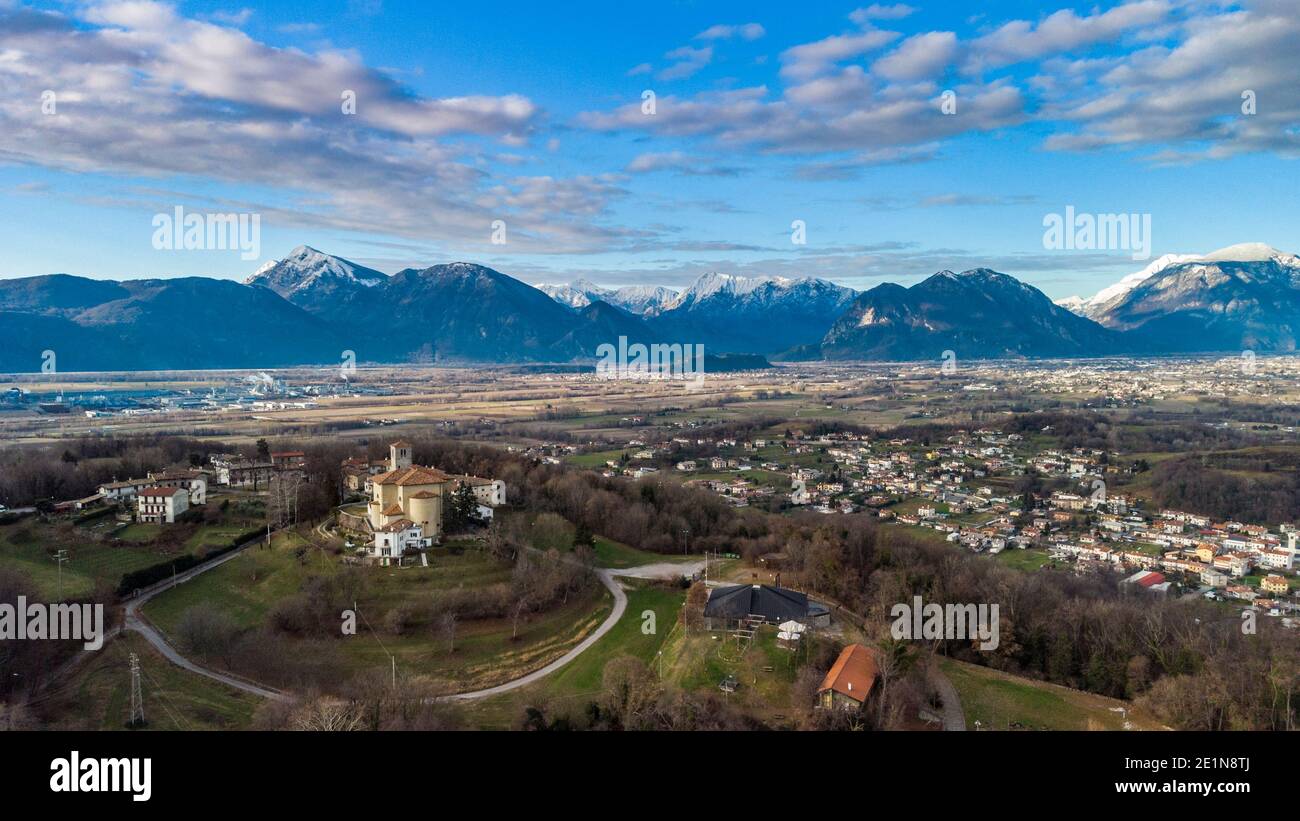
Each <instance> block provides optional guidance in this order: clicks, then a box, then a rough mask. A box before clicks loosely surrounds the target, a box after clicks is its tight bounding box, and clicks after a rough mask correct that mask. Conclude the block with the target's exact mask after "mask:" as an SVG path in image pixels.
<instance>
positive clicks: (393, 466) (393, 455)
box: [366, 442, 455, 539]
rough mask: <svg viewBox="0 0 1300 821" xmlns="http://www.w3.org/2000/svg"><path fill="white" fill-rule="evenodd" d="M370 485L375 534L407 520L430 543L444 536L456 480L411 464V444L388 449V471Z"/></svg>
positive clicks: (370, 512) (369, 513)
mask: <svg viewBox="0 0 1300 821" xmlns="http://www.w3.org/2000/svg"><path fill="white" fill-rule="evenodd" d="M370 484H371V488H370V503H369V505H368V506H367V509H366V514H367V518H368V519H369V520H370V527H371V529H372V530H373V531H375V532H376V533H378V532H380V531H382V530H384V529H385V528H388V527H390V526H391V525H394V524H397V523H398V522H401V521H402V520H406V521H408V522H412V523H414V524H417V525H419V526H420V529H421V532H422V533H423V536H424V538H426V539H437V538H438V537H439V536H440V535H441V534H442V521H443V520H442V514H443V507H444V504H445V503H446V502H447V501H450V497H451V494H452V493H454V492H455V484H454V480H453V478H452V477H451V476H448V475H447V474H445V473H443V472H442V471H440V470H438V469H437V468H431V467H424V466H423V465H413V464H411V445H410V443H409V442H393V443H392V444H391V445H389V446H388V471H387V472H385V473H381V474H379V475H378V476H375V477H373V478H372V479H371V482H370Z"/></svg>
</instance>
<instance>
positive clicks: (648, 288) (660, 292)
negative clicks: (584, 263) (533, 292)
mask: <svg viewBox="0 0 1300 821" xmlns="http://www.w3.org/2000/svg"><path fill="white" fill-rule="evenodd" d="M537 290H539V291H541V292H542V293H544V294H546V295H547V296H549V297H550V298H551V299H553V300H555V301H556V302H558V303H560V304H561V305H568V306H569V307H570V308H575V309H578V310H581V309H583V308H585V307H587V306H588V305H590V304H591V303H593V302H606V303H608V304H610V305H613V306H615V307H617V308H622V309H623V310H625V311H630V312H631V313H634V314H638V315H643V316H644V315H648V314H655V313H658V312H659V311H660V310H662V309H663V307H664V306H665V305H666V304H668V303H669V302H671V301H672V300H673V298H674V297H676V296H677V292H676V291H674V290H673V289H671V288H664V287H662V286H659V285H624V286H623V287H621V288H602V287H601V286H599V285H596V284H595V283H592V282H590V281H588V280H585V279H578V280H574V281H573V282H570V283H569V284H568V285H552V284H546V283H543V284H541V285H538V286H537Z"/></svg>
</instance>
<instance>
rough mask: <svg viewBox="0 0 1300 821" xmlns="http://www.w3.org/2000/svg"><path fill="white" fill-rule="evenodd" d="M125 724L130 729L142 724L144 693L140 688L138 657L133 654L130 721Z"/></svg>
mask: <svg viewBox="0 0 1300 821" xmlns="http://www.w3.org/2000/svg"><path fill="white" fill-rule="evenodd" d="M127 724H128V725H129V726H131V727H139V726H141V725H143V724H144V692H143V691H142V690H141V687H140V657H139V656H137V655H136V654H135V653H132V654H131V720H130V721H128V722H127Z"/></svg>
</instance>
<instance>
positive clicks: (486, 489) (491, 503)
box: [451, 476, 506, 507]
mask: <svg viewBox="0 0 1300 821" xmlns="http://www.w3.org/2000/svg"><path fill="white" fill-rule="evenodd" d="M451 478H453V479H455V480H457V481H460V482H463V483H465V484H467V485H469V489H470V490H471V491H473V492H474V499H475V500H476V501H477V502H478V503H479V504H480V505H484V506H485V507H501V505H504V504H505V503H506V483H505V482H504V481H502V480H501V479H484V478H482V477H479V476H453V477H451Z"/></svg>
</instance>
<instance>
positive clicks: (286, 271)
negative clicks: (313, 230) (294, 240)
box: [244, 245, 388, 302]
mask: <svg viewBox="0 0 1300 821" xmlns="http://www.w3.org/2000/svg"><path fill="white" fill-rule="evenodd" d="M387 280H388V275H387V274H384V273H382V272H380V271H376V270H374V269H373V268H367V267H365V266H364V265H358V264H357V263H355V262H351V261H350V260H346V259H343V258H342V257H336V256H333V255H331V254H326V253H322V252H321V251H317V250H316V249H315V248H312V247H311V246H309V245H299V246H298V247H297V248H294V249H293V250H292V251H290V252H289V255H288V256H287V257H285V258H284V259H282V260H278V261H272V262H268V263H266V264H265V265H263V266H262V267H260V268H258V269H257V270H256V271H255V272H253V275H252V276H250V277H249V278H248V279H246V280H244V284H245V285H262V286H265V287H267V288H270V289H271V290H272V291H275V292H276V293H277V294H279V295H280V296H282V297H284V298H285V299H288V300H290V301H291V302H292V301H297V300H296V299H295V296H300V295H305V294H308V293H311V292H316V291H321V290H327V291H331V292H333V291H336V290H339V289H340V288H342V289H348V288H372V287H374V286H376V285H379V284H382V283H384V282H386V281H387Z"/></svg>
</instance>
